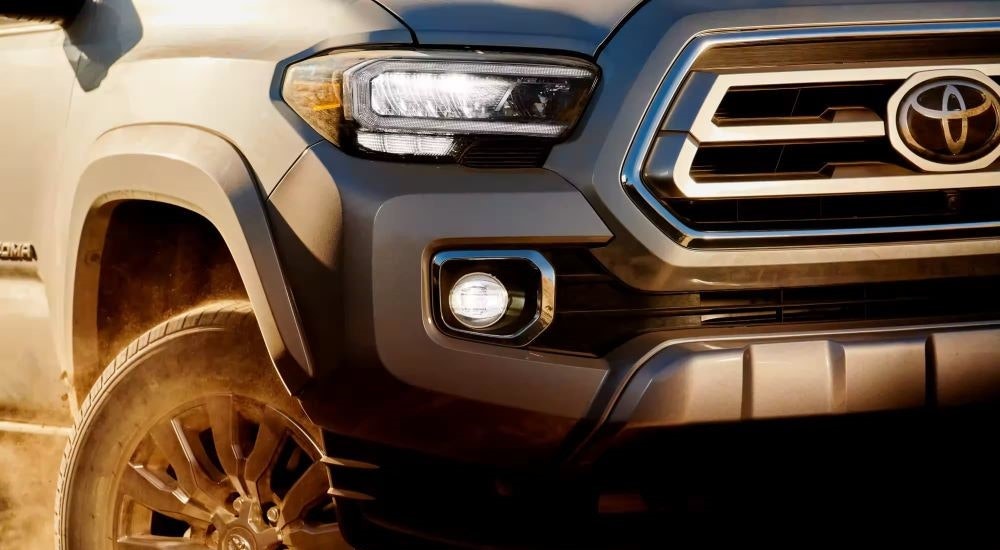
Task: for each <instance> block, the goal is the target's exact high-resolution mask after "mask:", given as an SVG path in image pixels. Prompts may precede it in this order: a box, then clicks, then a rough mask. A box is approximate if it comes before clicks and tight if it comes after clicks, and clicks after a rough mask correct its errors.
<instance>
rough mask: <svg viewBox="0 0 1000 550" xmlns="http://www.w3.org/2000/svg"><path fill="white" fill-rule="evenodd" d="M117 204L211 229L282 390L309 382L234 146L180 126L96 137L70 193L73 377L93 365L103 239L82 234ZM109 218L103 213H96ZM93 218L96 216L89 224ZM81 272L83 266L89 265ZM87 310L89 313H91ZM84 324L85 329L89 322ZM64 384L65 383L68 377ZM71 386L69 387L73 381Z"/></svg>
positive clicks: (264, 228)
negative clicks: (163, 208) (172, 213)
mask: <svg viewBox="0 0 1000 550" xmlns="http://www.w3.org/2000/svg"><path fill="white" fill-rule="evenodd" d="M122 199H143V200H151V201H160V202H164V203H169V204H173V205H176V206H180V207H183V208H187V209H189V210H192V211H194V212H196V213H198V214H200V215H202V216H203V217H205V218H206V219H207V220H209V221H210V222H211V223H212V224H213V225H214V226H215V228H216V229H217V230H218V231H219V233H220V235H221V236H222V238H223V240H224V241H225V243H226V245H227V246H228V248H229V251H230V253H231V254H232V257H233V259H234V261H235V263H236V266H237V268H238V270H239V273H240V277H241V278H242V279H243V284H244V286H245V287H246V291H247V295H248V296H249V298H250V302H251V304H252V305H253V308H254V312H255V314H256V316H257V321H258V323H259V324H260V329H261V332H262V333H263V337H264V342H265V344H266V345H267V349H268V352H269V353H270V355H271V359H272V360H273V362H274V365H275V367H276V368H277V369H278V372H279V374H280V375H281V378H282V380H283V382H284V383H285V386H286V388H287V389H288V390H289V391H290V392H292V393H296V392H297V391H298V390H299V389H300V388H301V387H302V385H303V383H304V382H305V381H306V380H308V379H309V377H310V376H311V375H312V372H313V370H312V366H311V359H310V355H309V352H308V349H307V347H306V342H305V340H304V339H303V337H302V332H301V327H300V322H299V315H298V312H297V311H296V308H295V304H294V302H293V300H292V297H291V295H290V294H289V293H288V289H287V286H286V284H285V277H284V275H283V273H282V269H281V265H280V262H279V261H278V256H277V253H276V251H275V247H274V243H273V241H272V238H271V230H270V227H269V225H268V221H267V217H266V213H265V210H264V202H263V199H262V197H261V195H260V191H259V186H258V185H257V182H256V179H255V177H254V175H253V173H252V172H251V170H250V169H249V167H248V166H247V163H246V162H245V161H244V159H243V157H242V155H240V153H239V151H237V150H236V149H235V148H234V147H233V145H232V144H230V143H229V142H227V141H225V140H224V139H222V138H220V137H218V136H216V135H214V134H211V133H209V132H206V131H204V130H201V129H197V128H192V127H188V126H172V125H140V126H128V127H122V128H117V129H114V130H111V131H109V132H107V133H105V134H103V135H102V136H101V137H100V138H99V139H98V140H97V141H96V142H95V143H94V144H93V146H92V147H91V150H90V154H89V156H88V160H87V162H86V165H85V168H84V169H83V171H82V173H81V176H80V180H79V184H78V185H77V187H76V189H75V196H74V198H73V202H72V206H71V208H72V212H71V219H70V239H69V242H68V246H67V251H68V255H69V257H68V258H67V264H66V265H68V266H75V269H70V270H67V271H69V273H68V280H67V281H66V290H67V294H66V295H67V297H68V299H67V304H66V307H67V311H66V313H67V318H68V319H70V320H71V321H70V322H69V323H67V327H68V328H67V330H66V332H67V334H66V340H65V341H66V342H68V345H69V346H70V348H71V349H72V350H73V351H72V356H73V358H74V361H73V363H74V364H75V367H76V368H77V369H80V368H82V367H81V366H82V365H86V364H87V363H88V362H93V361H96V357H97V354H96V350H95V343H94V341H95V338H92V337H89V336H93V334H88V333H89V332H91V331H94V332H96V328H95V327H93V326H91V325H92V324H93V323H94V320H93V317H94V315H93V312H94V311H96V296H95V295H94V294H96V293H94V292H93V291H92V289H93V288H96V287H95V286H92V285H93V284H95V283H96V276H97V275H96V270H95V269H89V270H88V267H91V268H92V267H93V265H92V264H93V263H94V262H97V263H99V262H100V259H99V258H100V254H101V250H102V248H103V239H93V238H91V237H88V235H93V234H95V233H96V234H100V235H103V232H102V231H94V230H93V229H94V228H93V227H87V228H85V227H84V226H85V224H91V223H97V224H101V223H104V224H106V223H107V215H106V214H99V212H101V211H102V207H105V206H107V205H108V204H109V203H112V202H115V201H119V200H122ZM104 210H107V209H104ZM95 213H97V214H95ZM88 262H89V264H88ZM92 308H93V309H92ZM88 320H89V321H88ZM69 374H70V375H72V374H73V373H69ZM71 379H72V378H71Z"/></svg>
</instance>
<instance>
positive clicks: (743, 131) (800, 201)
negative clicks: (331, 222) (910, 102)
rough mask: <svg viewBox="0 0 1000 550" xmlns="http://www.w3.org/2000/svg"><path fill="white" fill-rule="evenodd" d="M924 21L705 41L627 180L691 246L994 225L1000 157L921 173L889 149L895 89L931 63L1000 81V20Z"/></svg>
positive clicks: (671, 80)
mask: <svg viewBox="0 0 1000 550" xmlns="http://www.w3.org/2000/svg"><path fill="white" fill-rule="evenodd" d="M919 29H926V30H922V31H920V32H924V33H925V34H915V32H917V31H914V28H913V27H909V28H907V31H906V34H907V35H906V36H894V35H893V32H892V31H893V27H892V26H885V27H879V28H877V29H869V30H867V31H860V30H855V31H849V30H840V29H827V30H820V31H816V30H814V31H811V32H812V33H813V35H821V36H822V38H816V37H815V36H812V37H810V38H795V36H797V34H796V33H795V32H791V31H789V32H788V33H787V36H783V35H782V34H781V33H780V32H777V31H769V32H748V33H741V34H734V35H722V36H721V37H702V38H699V39H696V40H695V41H694V42H693V43H692V45H691V46H689V47H688V49H687V50H685V52H683V53H682V55H681V57H680V58H679V60H678V62H677V63H676V64H675V66H674V67H673V68H672V69H671V72H670V73H668V76H667V79H666V80H665V81H664V84H663V85H662V86H661V89H660V90H659V92H658V98H657V100H655V101H654V109H653V110H652V111H651V115H650V116H652V117H656V118H655V119H654V120H652V121H651V122H649V123H644V124H647V125H648V128H643V129H640V139H639V142H642V140H643V139H645V143H640V145H645V146H646V147H648V149H647V150H646V151H647V153H646V154H645V155H641V152H640V155H641V156H635V157H633V156H630V161H631V162H634V163H635V164H637V165H638V164H640V163H641V169H640V170H638V173H632V174H630V173H629V170H628V166H629V164H628V163H627V165H626V173H625V174H624V176H625V177H624V180H623V181H626V188H627V189H628V190H629V191H630V192H632V193H633V196H635V197H636V198H638V199H641V201H642V202H641V203H640V204H641V205H643V206H646V207H650V208H651V210H653V213H654V214H656V215H657V216H656V218H657V219H656V221H657V222H659V223H660V224H661V225H662V226H664V228H665V229H666V230H667V232H668V234H670V235H671V236H672V237H674V238H675V239H676V240H678V241H680V242H681V243H682V244H685V245H687V246H692V247H701V246H705V247H708V246H720V245H725V246H730V245H732V246H752V245H754V243H755V242H757V241H755V239H756V238H757V237H760V239H761V240H760V242H762V243H766V245H768V246H772V245H774V244H776V240H775V239H774V238H773V237H774V236H773V235H769V234H768V233H774V232H779V231H780V232H782V236H781V238H780V240H783V241H785V242H788V243H789V244H791V241H795V240H799V241H802V240H807V239H811V238H814V239H815V240H817V241H822V242H841V241H849V242H858V241H862V242H864V241H871V242H877V241H883V240H887V239H886V238H884V235H883V236H881V237H880V232H879V231H878V230H879V229H885V228H894V229H901V230H903V231H902V232H907V233H910V234H909V235H908V236H907V237H906V238H907V240H914V239H918V238H940V237H941V236H943V235H944V233H945V232H948V231H952V232H954V233H955V235H951V236H966V235H969V234H970V231H969V230H970V229H975V230H976V231H978V233H977V234H978V235H983V234H993V233H994V228H996V227H1000V223H998V222H1000V202H998V198H1000V161H998V162H996V163H994V164H993V165H991V166H988V167H986V168H983V169H981V170H976V171H970V172H963V173H959V174H956V173H929V172H924V171H922V170H920V169H919V168H917V167H915V166H913V165H912V164H911V163H910V162H909V161H908V160H907V159H906V158H905V157H904V156H903V155H901V154H900V153H899V152H897V150H896V149H895V148H894V147H893V146H892V144H891V143H890V139H889V135H888V134H889V131H888V128H887V121H892V119H893V118H894V116H895V115H894V114H892V113H889V112H888V111H889V103H890V98H891V97H892V96H893V94H895V93H896V91H897V90H899V89H900V87H901V86H902V85H903V84H904V82H906V80H907V79H909V78H910V77H911V76H913V75H914V74H917V73H920V72H923V71H929V70H947V69H953V70H958V69H963V70H965V69H972V70H976V71H979V72H981V73H983V74H985V75H988V76H989V77H990V78H992V79H993V80H994V81H996V82H997V83H998V84H1000V31H998V30H997V29H1000V26H998V25H997V24H982V25H979V26H978V27H976V26H975V25H973V26H971V27H968V28H961V29H960V30H961V34H960V35H959V34H954V33H953V32H948V31H949V29H948V28H946V27H942V26H934V25H927V26H923V27H918V30H919ZM852 32H854V33H859V32H870V33H873V35H872V36H852V35H850V34H849V33H852ZM955 32H958V30H955ZM657 101H659V102H661V103H660V104H659V105H660V107H658V108H657V107H656V105H657ZM893 123H894V122H893ZM645 130H648V131H646V132H645V135H644V131H645ZM630 155H631V153H630ZM637 180H638V183H637ZM983 201H987V202H983ZM643 203H645V204H643ZM747 232H753V233H747ZM898 233H900V231H894V232H893V234H897V235H898Z"/></svg>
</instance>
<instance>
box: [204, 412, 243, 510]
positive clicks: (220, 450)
mask: <svg viewBox="0 0 1000 550" xmlns="http://www.w3.org/2000/svg"><path fill="white" fill-rule="evenodd" d="M207 409H208V418H209V421H210V422H211V424H212V438H213V439H214V440H215V452H216V454H217V455H218V456H219V463H220V464H222V469H223V470H224V471H225V473H226V477H227V478H229V482H230V483H231V484H232V485H233V488H234V489H236V491H237V492H239V494H240V496H244V497H245V496H247V495H248V492H247V487H246V485H245V484H244V483H243V472H244V469H245V468H246V457H244V456H243V447H241V446H240V441H241V439H242V437H241V435H242V432H241V431H240V428H241V419H240V416H239V414H238V413H237V412H236V407H235V406H234V405H233V398H232V396H229V395H227V396H220V397H216V398H214V399H212V400H210V401H209V402H208V406H207Z"/></svg>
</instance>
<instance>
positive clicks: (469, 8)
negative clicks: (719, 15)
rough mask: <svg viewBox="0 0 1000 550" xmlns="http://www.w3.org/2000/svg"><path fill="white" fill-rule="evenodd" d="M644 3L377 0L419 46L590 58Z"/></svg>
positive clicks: (607, 0)
mask: <svg viewBox="0 0 1000 550" xmlns="http://www.w3.org/2000/svg"><path fill="white" fill-rule="evenodd" d="M641 1H642V0H600V1H588V0H380V3H381V4H382V5H383V6H384V7H385V8H386V9H388V10H390V11H392V12H393V13H395V14H396V16H397V17H399V18H400V19H401V20H402V21H403V22H404V23H406V24H407V25H409V27H410V28H411V29H412V30H413V32H414V34H416V38H417V42H418V43H420V44H435V45H446V44H447V45H461V46H493V47H513V48H544V49H556V50H567V51H574V52H579V53H583V54H588V55H589V54H593V53H594V52H596V51H597V48H598V46H600V45H601V42H603V41H604V39H605V38H606V37H607V36H608V35H609V34H610V33H611V31H613V30H614V29H615V27H616V26H618V23H619V22H620V21H621V20H622V19H624V18H625V16H626V15H628V13H629V12H630V11H631V10H632V8H633V7H635V6H636V5H637V4H639V3H640V2H641Z"/></svg>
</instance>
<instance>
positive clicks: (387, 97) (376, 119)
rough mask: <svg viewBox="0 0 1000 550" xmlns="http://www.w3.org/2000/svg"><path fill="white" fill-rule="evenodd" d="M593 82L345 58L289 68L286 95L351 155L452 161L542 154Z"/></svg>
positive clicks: (540, 68)
mask: <svg viewBox="0 0 1000 550" xmlns="http://www.w3.org/2000/svg"><path fill="white" fill-rule="evenodd" d="M596 78H597V69H596V67H594V65H592V64H590V63H587V62H584V61H580V60H577V59H573V58H568V57H556V56H536V55H515V54H487V53H476V52H444V51H441V52H414V51H389V50H379V51H350V52H339V53H333V54H329V55H323V56H319V57H314V58H310V59H306V60H304V61H301V62H299V63H296V64H295V65H292V66H291V67H290V68H289V69H288V72H287V73H286V75H285V80H284V85H283V89H282V95H283V97H284V100H285V102H286V103H288V105H289V106H291V108H292V109H293V110H295V112H296V113H298V115H299V116H301V117H302V118H303V119H304V120H305V121H306V122H308V123H309V125H310V126H312V127H313V128H314V129H316V131H318V132H319V133H320V134H321V135H323V137H325V138H326V139H328V140H330V141H331V142H333V143H334V144H337V145H339V146H341V147H343V148H345V149H347V150H349V151H352V152H358V153H362V154H364V153H375V154H388V155H403V156H407V157H431V158H437V159H440V158H452V159H458V158H461V157H462V155H463V154H464V153H465V152H467V151H468V150H469V149H470V148H475V147H480V148H483V147H485V148H487V149H489V148H497V147H499V148H503V147H510V146H511V144H516V146H517V147H522V148H524V147H525V144H532V145H534V146H539V145H540V146H544V147H546V148H547V147H548V146H550V145H551V144H552V143H555V142H556V141H558V140H559V139H561V138H564V137H565V136H566V135H567V134H568V133H569V131H570V130H571V129H572V128H573V126H574V124H576V121H577V119H578V118H579V117H580V113H581V112H582V111H583V109H584V107H585V106H586V103H587V99H588V98H589V96H590V93H591V91H592V90H593V88H594V84H595V83H596ZM546 151H547V149H546Z"/></svg>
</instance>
